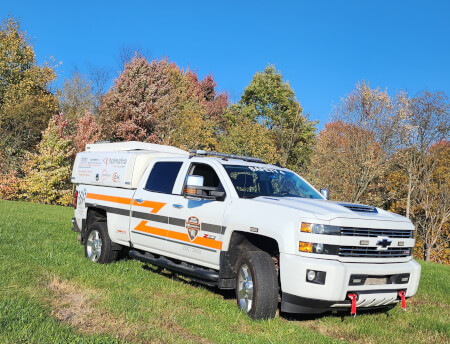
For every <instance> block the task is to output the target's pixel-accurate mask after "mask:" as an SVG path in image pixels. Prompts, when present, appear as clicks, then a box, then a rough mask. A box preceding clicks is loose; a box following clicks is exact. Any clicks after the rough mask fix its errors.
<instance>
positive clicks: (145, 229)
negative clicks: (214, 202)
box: [86, 193, 226, 252]
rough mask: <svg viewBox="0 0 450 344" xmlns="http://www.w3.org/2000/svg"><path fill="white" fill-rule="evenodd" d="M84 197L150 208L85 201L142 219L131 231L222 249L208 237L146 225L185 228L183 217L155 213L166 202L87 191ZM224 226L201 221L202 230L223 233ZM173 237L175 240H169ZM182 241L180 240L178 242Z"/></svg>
mask: <svg viewBox="0 0 450 344" xmlns="http://www.w3.org/2000/svg"><path fill="white" fill-rule="evenodd" d="M86 199H92V200H99V201H107V202H112V203H119V204H126V205H130V206H131V204H133V205H136V206H141V207H146V208H152V211H151V212H150V213H144V212H139V211H133V212H131V210H129V209H121V208H116V207H109V206H104V205H98V204H96V205H94V204H91V203H88V202H86V206H87V207H89V206H96V207H98V208H101V209H104V210H105V211H106V212H108V213H112V214H118V215H123V216H130V215H132V216H133V217H135V218H139V219H142V220H143V221H141V222H140V223H139V224H138V225H137V226H136V227H135V228H134V229H133V230H132V231H133V232H134V233H137V234H142V235H147V236H151V237H154V238H157V239H162V240H168V241H171V242H175V243H179V244H183V245H187V246H193V247H197V248H199V249H205V250H208V251H214V252H215V251H216V250H221V249H222V242H221V241H218V240H214V239H210V238H203V237H201V236H198V237H196V238H195V239H194V240H193V241H191V240H190V239H189V236H188V234H187V233H180V232H177V231H171V230H167V229H162V228H157V227H153V226H147V223H148V221H154V222H159V223H165V224H170V225H173V226H177V227H183V228H185V225H186V222H185V220H184V219H180V218H174V217H168V216H163V215H158V214H156V213H157V212H159V211H160V210H161V209H162V208H163V207H164V205H166V203H161V202H154V201H144V202H143V203H137V202H135V201H134V200H132V199H130V198H125V197H116V196H108V195H99V194H91V193H88V194H87V195H86ZM225 229H226V227H224V226H219V225H215V224H209V223H202V232H209V233H215V234H223V233H224V232H225ZM171 239H175V240H171ZM180 241H182V242H180Z"/></svg>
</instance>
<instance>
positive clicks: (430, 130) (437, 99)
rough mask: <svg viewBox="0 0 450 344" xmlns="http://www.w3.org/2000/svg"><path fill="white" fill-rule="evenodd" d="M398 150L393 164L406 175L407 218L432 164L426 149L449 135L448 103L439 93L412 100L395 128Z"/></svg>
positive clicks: (424, 94)
mask: <svg viewBox="0 0 450 344" xmlns="http://www.w3.org/2000/svg"><path fill="white" fill-rule="evenodd" d="M399 131H400V133H401V134H400V135H401V146H400V148H401V151H400V153H399V154H397V159H396V160H395V162H396V164H397V165H398V166H399V167H400V168H401V169H403V170H404V171H405V173H406V175H407V184H406V186H407V195H406V214H405V215H406V217H408V218H410V217H411V216H410V213H411V207H413V206H414V204H413V203H414V202H415V199H417V198H416V197H415V196H416V194H417V192H418V187H419V186H420V185H421V184H423V178H424V176H425V175H427V174H430V173H432V171H429V169H430V168H431V169H433V168H434V165H430V164H429V163H428V160H429V157H428V155H429V154H430V148H431V147H432V146H433V145H434V144H436V143H439V142H441V141H442V140H444V139H447V138H448V136H449V133H450V103H449V101H448V97H447V95H446V94H445V93H443V92H434V93H432V92H428V91H426V92H424V93H423V94H421V95H417V96H416V97H414V98H413V99H412V100H411V101H410V102H409V103H408V106H407V108H406V111H405V116H404V117H403V119H402V123H401V126H399Z"/></svg>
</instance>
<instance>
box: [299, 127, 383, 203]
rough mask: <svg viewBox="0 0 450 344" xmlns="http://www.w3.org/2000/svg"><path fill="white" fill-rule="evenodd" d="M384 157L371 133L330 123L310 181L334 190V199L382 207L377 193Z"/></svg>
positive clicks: (321, 135) (319, 142)
mask: <svg viewBox="0 0 450 344" xmlns="http://www.w3.org/2000/svg"><path fill="white" fill-rule="evenodd" d="M355 143H357V144H355ZM384 154H385V153H384V152H383V151H382V150H381V149H380V145H379V144H378V142H377V141H376V140H375V136H374V134H373V132H372V131H369V130H367V129H364V128H361V127H359V126H357V125H354V124H349V123H346V122H343V121H335V122H331V123H327V124H325V128H324V129H323V130H322V131H321V132H320V133H319V135H318V137H317V142H316V145H315V148H314V153H313V155H312V159H311V163H310V166H309V173H308V177H309V179H310V180H311V182H312V183H313V184H314V185H316V186H318V187H324V188H328V189H330V190H332V193H331V196H332V198H333V199H336V200H341V201H351V202H367V203H371V204H379V203H380V201H381V200H380V199H379V197H377V196H378V195H377V194H376V192H374V191H375V189H376V177H377V176H378V174H376V171H378V169H379V166H378V164H379V161H380V160H382V159H383V158H382V157H380V155H384Z"/></svg>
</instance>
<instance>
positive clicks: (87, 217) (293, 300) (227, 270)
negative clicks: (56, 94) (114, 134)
mask: <svg viewBox="0 0 450 344" xmlns="http://www.w3.org/2000/svg"><path fill="white" fill-rule="evenodd" d="M72 182H73V183H75V185H76V193H75V204H74V206H75V217H74V218H73V221H72V222H73V230H74V231H76V232H79V235H78V238H79V240H80V242H81V244H82V245H84V250H85V255H86V257H87V258H88V259H90V260H92V261H94V262H97V263H111V262H114V261H115V260H117V259H118V257H119V256H120V254H121V252H127V253H128V254H129V256H131V257H132V258H135V259H138V260H141V261H143V262H146V263H149V264H152V265H155V266H159V267H162V268H165V269H169V270H171V271H173V272H174V273H179V274H183V275H186V276H188V277H189V278H190V279H191V280H193V281H196V282H199V283H204V284H207V285H214V286H217V287H218V288H221V289H235V292H236V300H237V305H238V307H239V308H240V309H241V310H243V311H244V312H246V313H247V314H248V315H249V316H250V317H251V318H253V319H267V318H273V317H274V316H275V314H276V312H277V310H278V308H280V310H281V311H282V312H286V313H323V312H328V311H343V310H347V311H350V312H351V314H353V315H355V314H356V309H357V308H358V309H376V308H379V309H383V310H387V309H390V308H392V307H394V306H395V305H396V304H397V303H399V302H401V304H402V307H403V308H405V302H406V299H407V298H410V297H411V296H413V295H414V294H415V293H416V291H417V288H418V284H419V278H420V271H421V269H420V265H419V264H418V263H417V262H415V261H414V260H413V258H412V251H413V247H414V243H415V239H414V226H413V225H412V223H411V222H410V221H409V220H408V219H407V218H405V217H403V216H400V215H396V214H393V213H390V212H387V211H384V210H382V209H379V208H375V207H372V206H366V205H360V204H351V203H346V202H335V201H330V200H328V199H327V198H328V197H327V196H326V192H325V191H326V190H323V192H322V191H321V192H318V191H317V190H316V189H315V188H314V187H312V186H311V185H310V184H309V183H308V182H307V181H305V180H304V179H303V178H301V177H300V176H298V175H297V174H295V173H294V172H292V171H290V170H288V169H286V168H282V167H279V166H275V165H269V164H265V163H263V162H262V161H261V160H260V159H257V158H252V157H246V156H236V155H230V154H223V153H217V152H205V151H191V152H190V153H189V152H186V151H184V150H181V149H178V148H174V147H170V146H163V145H156V144H149V143H141V142H119V143H95V144H88V145H87V146H86V150H85V151H84V152H81V153H79V154H78V155H77V157H76V160H75V164H74V168H73V173H72Z"/></svg>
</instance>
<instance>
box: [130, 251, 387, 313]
mask: <svg viewBox="0 0 450 344" xmlns="http://www.w3.org/2000/svg"><path fill="white" fill-rule="evenodd" d="M125 259H127V258H125ZM128 259H131V258H128ZM142 269H144V270H146V271H150V272H153V273H157V274H159V275H160V276H163V277H165V278H169V279H171V280H174V281H177V282H181V283H184V284H186V285H190V286H192V287H196V288H197V287H201V288H204V289H206V290H208V291H209V292H211V293H214V294H217V295H220V296H222V297H223V299H224V300H233V299H235V297H236V295H235V291H234V289H219V288H218V287H217V286H215V285H213V284H207V283H203V282H200V281H198V280H195V279H191V277H189V276H188V275H183V274H181V273H178V272H175V271H171V270H167V269H164V268H161V267H158V266H156V265H151V264H143V265H142ZM394 307H395V305H394V306H392V307H379V308H375V309H369V310H363V309H358V312H357V314H358V315H363V314H379V313H384V314H386V317H389V311H390V310H391V309H392V308H394ZM278 309H281V304H279V305H278ZM279 316H280V317H281V318H283V319H285V320H287V321H300V322H302V321H311V320H319V319H322V318H326V317H336V318H340V319H341V321H342V322H344V321H346V320H347V321H351V320H352V319H353V316H352V315H351V314H350V309H348V310H338V311H326V312H323V313H315V314H296V313H285V312H281V311H279Z"/></svg>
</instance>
